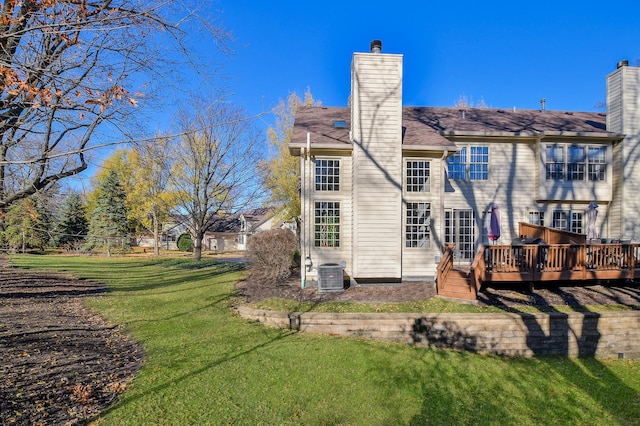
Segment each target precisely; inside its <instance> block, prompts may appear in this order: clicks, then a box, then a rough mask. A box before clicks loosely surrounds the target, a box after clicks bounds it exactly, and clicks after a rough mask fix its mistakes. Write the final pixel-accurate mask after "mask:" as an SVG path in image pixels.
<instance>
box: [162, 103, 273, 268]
mask: <svg viewBox="0 0 640 426" xmlns="http://www.w3.org/2000/svg"><path fill="white" fill-rule="evenodd" d="M193 111H194V112H192V113H186V112H183V114H182V115H181V117H180V126H181V128H182V135H183V136H182V137H181V139H180V141H179V143H178V144H176V145H175V154H174V155H173V160H172V161H173V169H172V173H171V177H170V185H171V186H172V192H174V194H175V196H176V198H177V205H178V209H179V210H181V212H182V213H184V214H186V216H187V217H188V220H189V228H190V233H191V238H192V239H193V244H194V258H195V259H196V260H200V258H201V257H202V241H203V238H204V235H205V233H206V231H207V229H208V227H209V226H211V225H212V224H213V223H215V221H216V217H217V216H219V215H225V214H234V213H236V212H238V211H239V210H241V209H242V208H245V207H246V206H247V205H249V204H250V203H251V202H253V201H254V200H255V197H256V194H257V192H258V191H259V189H258V188H259V182H258V178H257V176H256V165H257V163H258V160H259V158H260V154H261V152H260V151H259V142H260V133H259V132H258V131H257V129H255V128H254V126H253V124H252V122H251V120H249V119H247V118H246V115H245V113H244V111H243V110H242V109H241V108H237V107H234V106H233V105H232V104H230V103H229V102H228V101H226V100H225V99H224V98H222V97H220V98H217V99H215V100H214V101H213V102H212V103H210V104H206V103H204V102H202V101H195V102H194V104H193Z"/></svg>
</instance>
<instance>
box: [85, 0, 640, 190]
mask: <svg viewBox="0 0 640 426" xmlns="http://www.w3.org/2000/svg"><path fill="white" fill-rule="evenodd" d="M205 4H206V5H207V9H206V10H204V11H202V12H203V14H205V15H206V14H210V15H212V16H214V17H215V23H221V25H222V26H223V27H224V28H225V29H226V30H228V31H230V32H231V33H233V36H234V38H235V43H234V44H233V47H234V50H235V55H233V56H231V57H229V58H223V57H222V56H221V55H219V54H217V52H216V50H215V48H214V47H213V46H212V41H211V38H207V37H203V36H202V35H200V34H192V35H191V37H190V42H191V43H193V46H194V47H195V51H194V54H196V55H198V56H201V57H202V58H205V59H204V60H205V63H206V57H212V58H215V61H221V62H223V63H224V66H223V68H222V70H221V71H217V66H218V63H216V64H215V68H216V71H215V75H217V76H219V77H220V78H219V79H217V80H216V81H217V83H218V84H224V85H225V86H226V87H227V90H228V92H229V93H231V94H232V97H231V100H232V101H233V102H235V103H236V104H238V105H242V106H244V108H245V109H246V110H247V112H248V113H250V114H259V113H263V112H268V111H270V110H271V109H272V108H273V107H274V106H275V105H276V104H277V103H278V102H279V101H280V100H281V99H285V98H286V97H287V95H288V93H289V92H296V93H298V94H299V95H302V94H303V93H304V91H305V90H306V89H307V88H309V89H310V90H311V92H312V94H313V96H314V98H315V99H317V100H320V101H321V102H322V103H323V105H327V106H346V105H347V100H348V97H349V92H350V81H349V79H350V66H351V57H352V54H353V52H367V51H369V44H370V42H371V40H374V39H380V40H382V50H383V52H386V53H400V54H403V55H404V57H403V61H404V67H403V68H404V84H403V99H404V104H405V105H418V106H444V107H447V106H453V105H454V104H455V103H456V102H457V100H458V99H459V98H460V97H461V96H465V97H466V98H467V99H469V100H471V101H472V102H474V103H477V102H478V101H480V100H482V101H483V102H484V103H485V104H486V105H487V106H489V107H493V108H505V109H506V108H509V109H510V108H513V107H516V108H518V109H539V108H540V99H541V98H545V99H546V108H547V109H552V110H568V111H602V112H604V108H603V107H602V105H603V104H604V102H605V77H606V75H607V74H608V73H610V72H612V71H613V70H615V67H616V63H617V62H618V61H620V60H622V59H628V60H629V63H630V64H631V65H636V66H637V65H640V1H637V0H636V1H632V0H623V1H616V0H612V1H609V2H607V3H598V7H597V8H596V7H595V4H596V3H595V2H589V1H569V2H563V1H561V0H556V1H546V0H538V1H535V2H533V1H530V2H519V1H513V0H512V1H505V2H503V1H499V2H478V1H467V0H456V1H449V2H443V1H440V2H431V1H396V2H381V1H376V0H371V1H368V2H360V1H356V2H350V1H335V0H325V1H300V0H298V1H289V0H286V1H271V2H267V1H264V0H215V1H209V2H206V3H205ZM605 6H606V7H605ZM212 63H213V62H212ZM213 68H214V66H212V67H211V69H213ZM177 72H180V69H178V70H177ZM184 79H185V80H187V81H189V82H190V83H191V84H190V86H192V87H197V86H198V85H199V84H198V81H197V79H198V76H197V75H195V74H194V73H186V72H185V75H184ZM171 97H172V98H173V99H176V100H177V102H173V103H171V104H170V105H168V106H167V108H166V109H163V110H161V111H156V112H155V119H153V117H149V118H150V119H149V120H148V121H147V122H146V124H147V127H148V129H149V131H150V133H151V134H153V133H155V131H156V130H166V128H167V126H170V122H171V117H173V116H174V114H175V111H172V108H174V109H177V108H178V107H179V106H180V105H179V102H181V101H182V100H183V99H185V97H184V94H183V93H181V92H180V90H179V89H178V90H176V93H175V94H174V95H173V96H171ZM259 124H260V125H261V127H263V128H264V130H265V139H266V128H267V127H268V126H269V125H272V124H273V117H272V116H271V115H269V114H265V115H263V116H262V121H261V122H260V123H259ZM265 147H266V142H265ZM265 152H266V151H265ZM98 165H99V162H96V164H95V166H98ZM93 171H94V170H93V169H92V170H91V171H89V172H88V173H87V174H86V175H83V176H82V177H81V179H82V180H84V181H85V182H87V183H88V180H89V177H90V176H91V175H92V174H93Z"/></svg>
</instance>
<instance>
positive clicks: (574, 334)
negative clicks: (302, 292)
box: [237, 306, 640, 359]
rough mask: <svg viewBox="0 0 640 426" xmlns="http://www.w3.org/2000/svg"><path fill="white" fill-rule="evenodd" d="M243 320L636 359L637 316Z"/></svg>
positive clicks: (432, 343) (526, 352)
mask: <svg viewBox="0 0 640 426" xmlns="http://www.w3.org/2000/svg"><path fill="white" fill-rule="evenodd" d="M237 310H238V313H239V315H240V316H242V317H243V318H246V319H249V320H252V321H258V322H260V323H263V324H265V325H269V326H273V327H279V328H285V329H294V330H299V331H305V332H312V333H323V334H331V335H342V336H354V337H360V338H366V339H379V340H387V341H393V342H400V343H408V344H413V345H420V346H426V347H432V348H452V349H460V350H469V351H473V352H479V353H487V354H497V355H504V356H524V357H531V356H536V355H563V356H570V357H575V356H595V357H599V358H628V359H640V311H624V312H601V313H595V312H585V313H578V312H572V313H557V312H554V313H535V314H525V313H492V314H382V313H379V314H376V313H371V314H356V313H342V314H336V313H317V312H274V311H266V310H261V309H252V308H248V307H246V306H242V307H239V308H238V309H237Z"/></svg>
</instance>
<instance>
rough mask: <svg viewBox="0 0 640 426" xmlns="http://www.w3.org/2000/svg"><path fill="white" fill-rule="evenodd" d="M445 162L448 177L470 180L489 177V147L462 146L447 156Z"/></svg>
mask: <svg viewBox="0 0 640 426" xmlns="http://www.w3.org/2000/svg"><path fill="white" fill-rule="evenodd" d="M467 148H469V149H468V150H467ZM447 163H448V164H447V166H448V167H447V168H448V170H447V172H448V175H449V179H455V180H471V181H473V180H488V179H489V147H487V146H470V147H466V146H464V147H462V148H460V150H459V151H458V152H456V153H455V154H454V155H452V156H451V157H449V158H448V160H447Z"/></svg>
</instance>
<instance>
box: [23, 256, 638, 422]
mask: <svg viewBox="0 0 640 426" xmlns="http://www.w3.org/2000/svg"><path fill="white" fill-rule="evenodd" d="M11 261H12V264H13V265H16V266H20V267H29V268H44V269H56V270H63V271H67V272H70V273H73V274H74V275H77V276H79V277H83V278H91V279H97V280H100V281H102V282H105V283H106V284H108V286H109V288H110V289H111V291H110V292H109V293H107V294H106V295H104V296H100V297H97V298H94V299H91V300H90V301H89V304H90V306H91V307H92V308H93V309H95V310H97V311H99V312H100V313H101V314H102V315H103V316H105V317H107V318H109V319H110V320H111V321H113V322H115V323H117V324H120V325H121V326H122V327H124V328H125V329H126V330H127V331H128V332H129V333H130V334H131V335H132V336H133V337H134V338H135V339H136V340H138V341H140V342H141V343H142V344H143V345H144V347H145V351H146V355H147V358H146V362H145V365H144V368H143V369H142V371H141V372H140V374H139V375H138V377H137V378H136V379H135V381H134V382H133V384H132V385H131V386H130V387H129V389H128V390H127V391H126V392H125V394H124V395H123V396H122V398H121V399H120V401H119V402H118V403H117V405H116V406H114V407H113V408H112V409H110V410H109V411H108V412H107V413H105V414H104V415H103V416H102V417H101V418H100V419H99V420H98V421H97V423H98V424H101V425H119V424H127V425H136V424H163V425H164V424H166V425H178V424H180V425H183V424H216V425H217V424H237V425H245V424H246V425H286V424H305V425H333V424H344V425H385V424H393V425H397V424H401V425H403V424H406V425H410V424H414V425H428V424H434V425H440V424H447V425H464V424H474V425H496V424H500V425H509V424H511V425H521V424H543V425H546V424H554V425H560V424H561V425H569V424H571V425H577V424H580V425H603V424H607V425H615V424H620V425H640V362H637V361H629V360H596V359H565V358H554V357H546V358H537V359H506V358H500V357H495V356H483V355H477V354H471V353H465V352H454V351H445V350H427V349H423V348H417V347H410V346H406V345H400V344H387V343H380V342H372V341H365V340H358V339H349V338H340V337H332V336H319V335H310V334H304V333H293V332H289V331H285V330H276V329H270V328H266V327H263V326H261V325H258V324H255V323H248V322H246V321H244V320H242V319H240V318H238V317H237V316H235V315H234V314H233V313H232V309H231V304H232V303H233V301H234V298H233V286H234V283H235V282H236V281H237V280H239V279H240V278H241V277H242V274H243V271H242V270H239V268H238V266H237V265H233V264H225V263H216V262H208V263H207V265H206V266H205V267H197V268H194V267H193V265H192V264H190V262H189V261H188V260H186V259H183V260H164V259H162V260H152V259H148V258H145V259H141V258H139V257H138V258H113V259H106V258H93V257H92V258H83V257H68V256H23V255H21V256H15V257H12V259H11Z"/></svg>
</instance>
